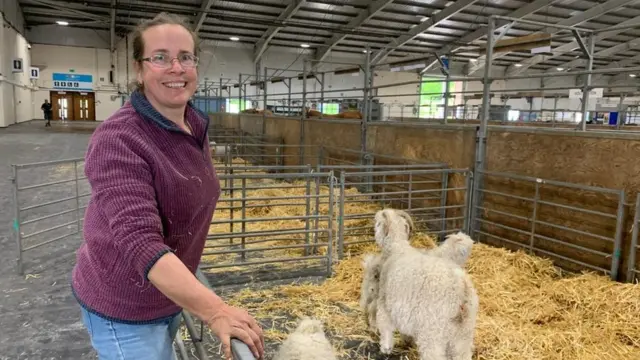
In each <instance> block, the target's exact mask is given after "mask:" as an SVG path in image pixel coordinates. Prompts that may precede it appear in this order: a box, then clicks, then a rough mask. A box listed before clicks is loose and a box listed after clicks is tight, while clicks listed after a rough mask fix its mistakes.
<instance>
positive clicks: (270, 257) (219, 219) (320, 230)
mask: <svg viewBox="0 0 640 360" xmlns="http://www.w3.org/2000/svg"><path fill="white" fill-rule="evenodd" d="M308 170H309V172H305V173H302V172H300V173H286V174H270V173H253V174H246V173H240V174H233V175H220V180H221V182H223V183H224V182H225V181H226V180H227V179H230V180H231V181H230V182H227V183H228V184H231V185H230V186H229V187H225V188H223V189H222V190H223V193H224V194H225V195H223V196H221V198H220V200H219V202H218V207H217V209H216V212H215V215H214V219H213V221H212V228H211V230H210V235H209V236H208V238H207V244H206V246H205V251H204V253H203V258H202V265H201V268H202V269H203V270H207V272H215V275H216V276H215V279H216V280H215V282H214V285H216V286H217V285H222V284H238V283H243V282H248V281H256V280H265V279H271V278H272V277H277V278H289V277H299V276H310V275H326V276H329V275H330V274H331V263H332V246H333V245H332V239H333V221H332V220H331V219H332V217H333V206H332V205H331V204H333V203H334V202H335V201H334V189H335V179H334V177H333V175H332V174H331V173H326V172H325V173H315V172H311V171H310V170H311V168H310V167H309V168H308ZM327 180H328V181H327ZM321 183H324V185H321ZM314 188H321V191H320V193H319V194H316V192H315V189H314ZM316 204H319V205H318V206H316ZM318 208H319V209H320V211H316V210H315V209H318ZM300 263H302V265H300ZM296 265H299V266H298V267H296ZM225 271H226V272H225Z"/></svg>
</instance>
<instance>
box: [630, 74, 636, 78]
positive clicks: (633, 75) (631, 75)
mask: <svg viewBox="0 0 640 360" xmlns="http://www.w3.org/2000/svg"><path fill="white" fill-rule="evenodd" d="M636 76H637V75H636V74H629V77H636Z"/></svg>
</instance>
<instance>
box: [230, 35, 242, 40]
mask: <svg viewBox="0 0 640 360" xmlns="http://www.w3.org/2000/svg"><path fill="white" fill-rule="evenodd" d="M229 40H231V41H238V40H240V38H239V37H237V36H232V37H230V38H229Z"/></svg>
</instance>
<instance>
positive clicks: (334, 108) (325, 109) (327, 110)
mask: <svg viewBox="0 0 640 360" xmlns="http://www.w3.org/2000/svg"><path fill="white" fill-rule="evenodd" d="M339 112H340V104H326V103H325V104H322V113H323V114H327V115H336V114H338V113H339Z"/></svg>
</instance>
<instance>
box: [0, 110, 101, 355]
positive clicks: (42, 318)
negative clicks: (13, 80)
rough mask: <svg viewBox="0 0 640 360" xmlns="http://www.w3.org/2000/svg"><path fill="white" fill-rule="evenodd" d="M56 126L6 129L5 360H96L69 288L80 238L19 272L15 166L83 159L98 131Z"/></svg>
mask: <svg viewBox="0 0 640 360" xmlns="http://www.w3.org/2000/svg"><path fill="white" fill-rule="evenodd" d="M52 125H53V126H52V127H50V128H45V127H44V121H32V122H27V123H22V124H18V125H13V126H11V127H9V128H5V129H0V154H2V156H1V157H0V179H1V180H0V224H1V225H0V259H1V261H0V273H1V274H2V276H1V277H0V289H1V290H0V313H1V314H3V316H1V317H0V328H2V333H3V336H2V337H0V359H91V358H95V355H93V354H92V353H91V346H90V344H89V341H88V337H87V335H86V332H85V331H84V328H83V327H82V323H81V322H80V312H79V310H78V306H77V303H76V302H75V300H74V298H73V297H72V295H71V292H70V289H69V285H68V284H69V274H70V271H71V269H72V267H73V264H74V262H75V257H74V253H75V249H76V248H77V246H78V244H79V243H80V239H79V238H78V237H77V236H76V237H71V238H67V239H64V240H62V241H61V242H57V243H53V244H50V245H48V246H44V247H42V248H39V249H35V250H34V252H33V253H27V254H25V272H24V276H19V275H18V274H17V272H16V261H15V259H16V243H15V236H14V232H13V230H12V226H11V225H12V223H13V219H14V202H13V186H12V184H11V181H10V180H9V178H10V176H11V166H10V165H11V164H22V163H30V162H40V161H49V160H57V159H68V158H75V157H82V156H83V155H84V151H85V148H86V146H87V141H88V139H89V136H90V134H91V131H92V130H93V128H94V127H95V124H92V123H75V124H70V123H67V124H60V123H57V122H53V123H52ZM44 180H45V179H42V181H38V182H43V181H44ZM36 259H37V261H34V260H36Z"/></svg>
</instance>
